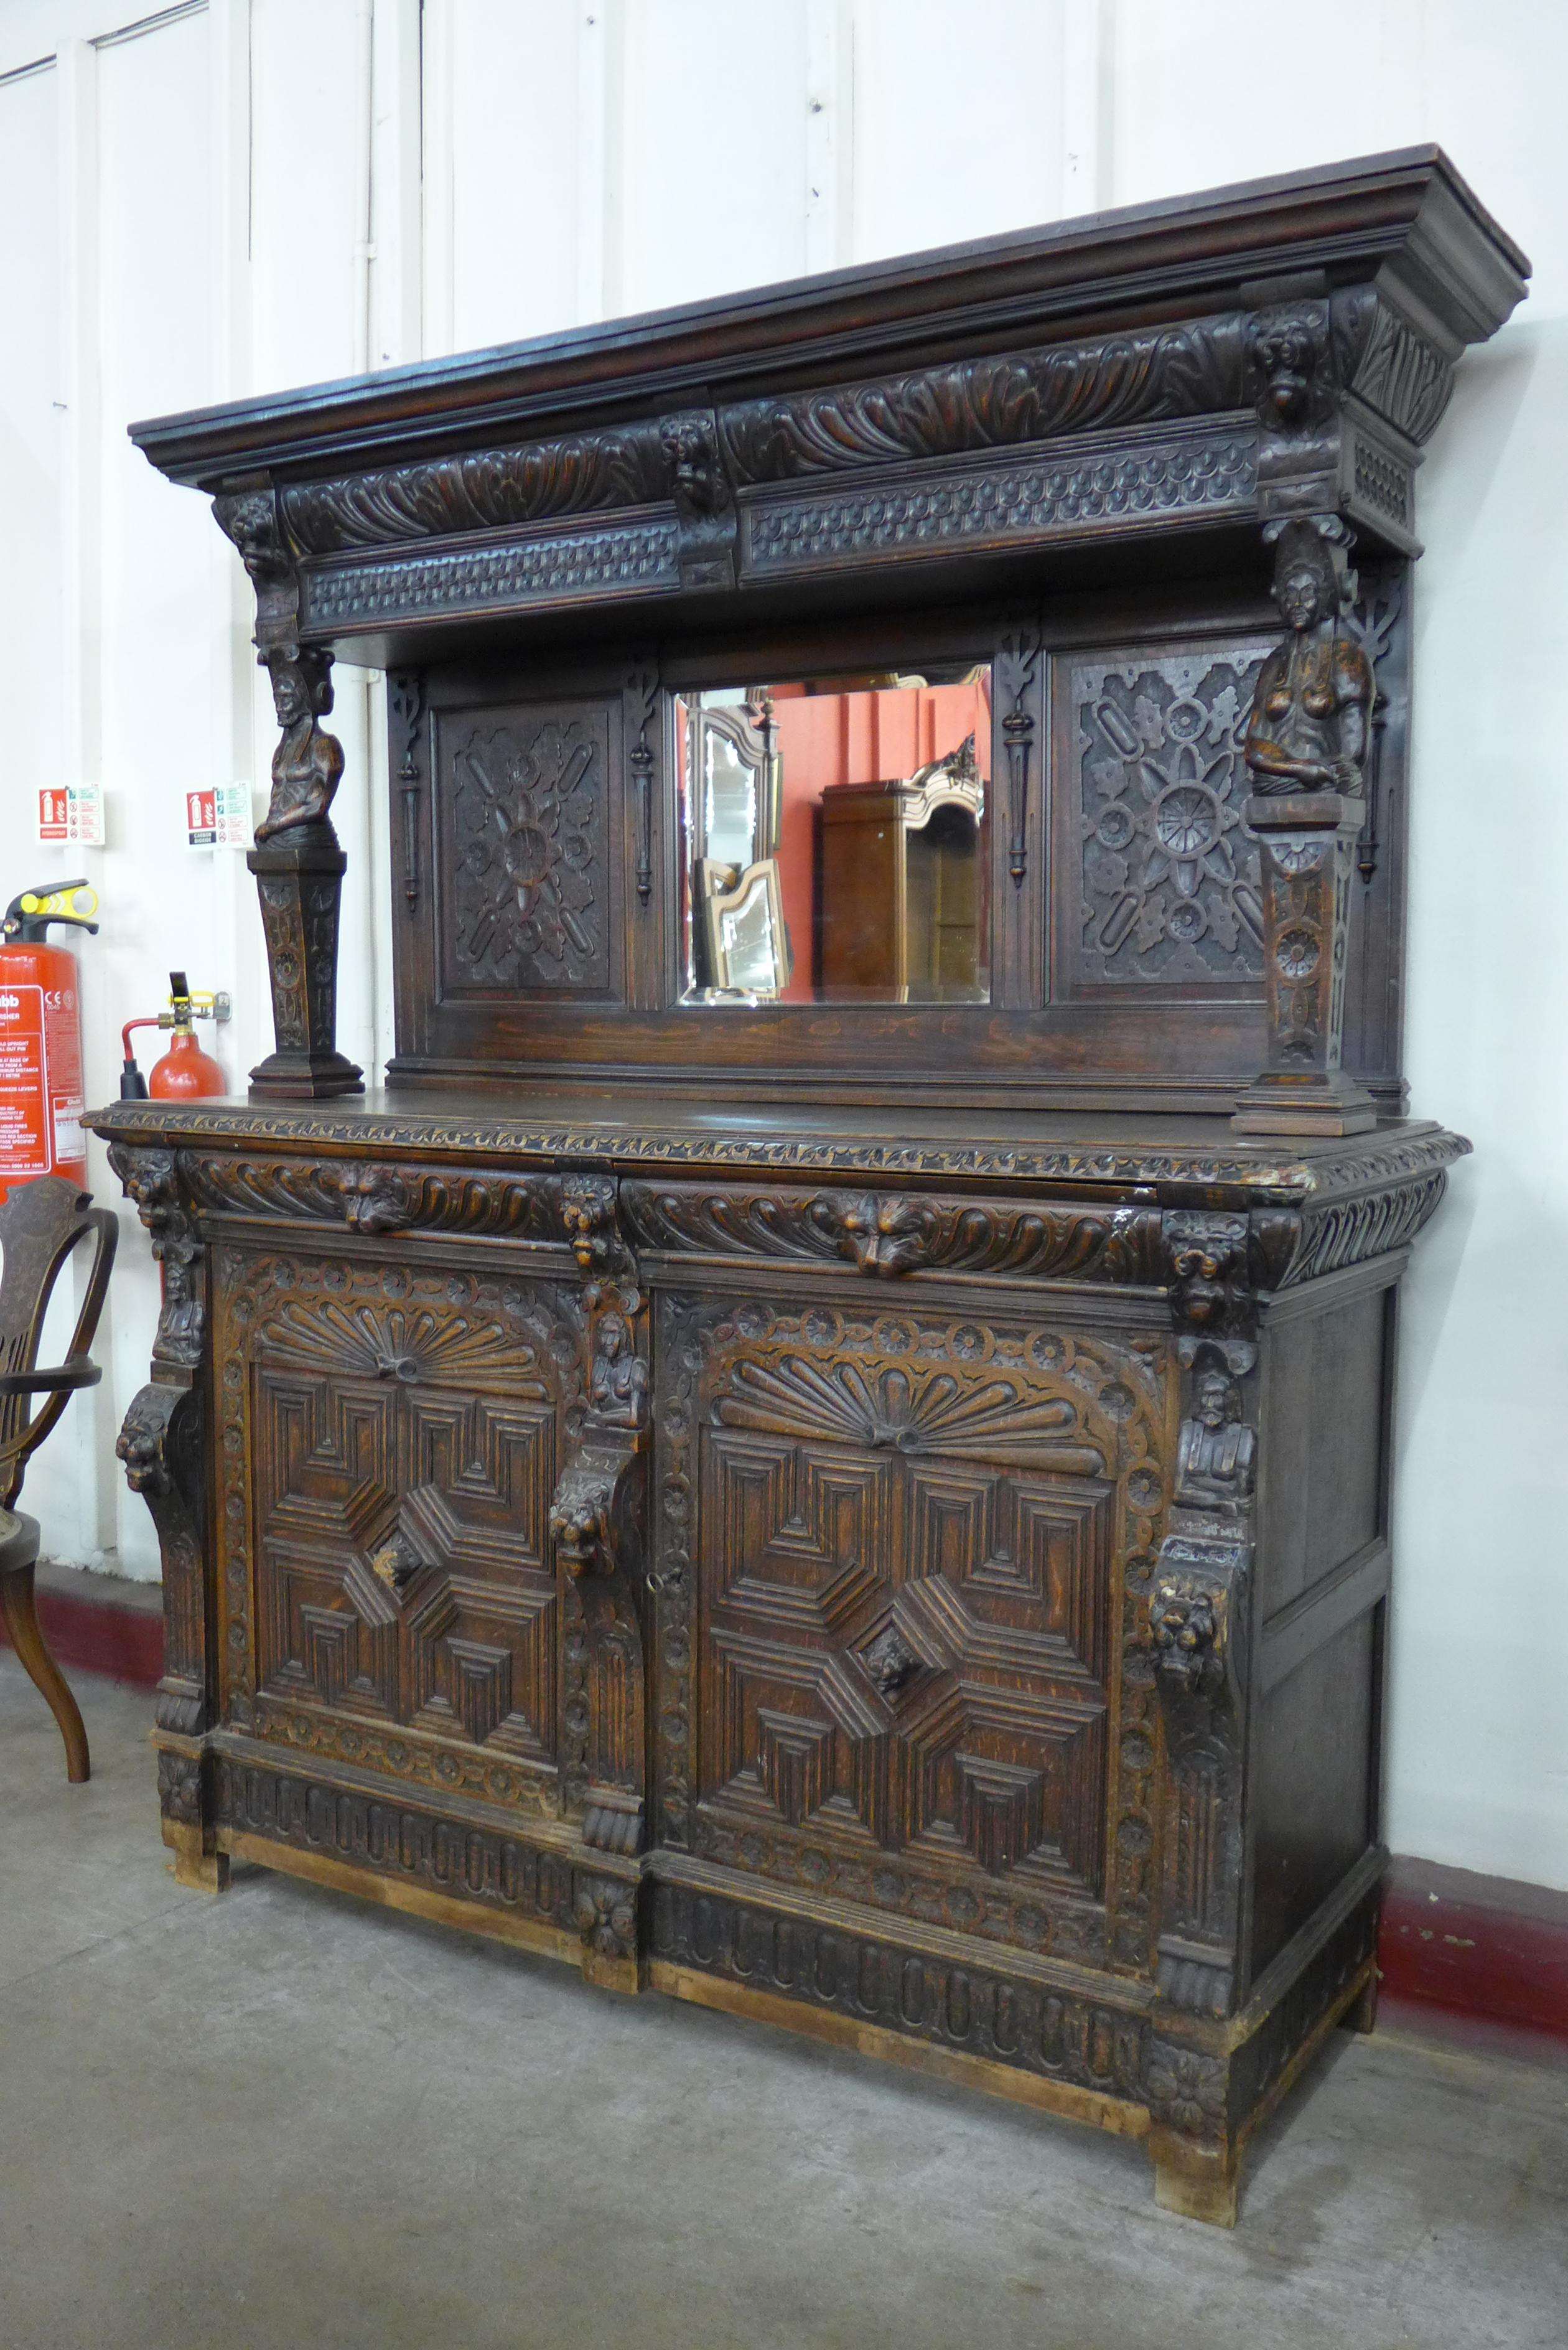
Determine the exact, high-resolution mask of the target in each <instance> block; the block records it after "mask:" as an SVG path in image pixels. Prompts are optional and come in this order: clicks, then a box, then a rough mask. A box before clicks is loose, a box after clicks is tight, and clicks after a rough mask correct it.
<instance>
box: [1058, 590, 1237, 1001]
mask: <svg viewBox="0 0 1568 2350" xmlns="http://www.w3.org/2000/svg"><path fill="white" fill-rule="evenodd" d="M1270 650H1271V639H1269V638H1267V637H1262V636H1251V635H1249V636H1244V637H1228V638H1218V639H1212V640H1210V641H1207V642H1206V641H1203V640H1201V639H1199V640H1198V641H1196V642H1189V643H1186V644H1183V645H1180V646H1179V647H1169V648H1163V649H1162V648H1140V647H1137V646H1130V645H1117V646H1107V647H1100V648H1095V649H1094V650H1091V651H1089V652H1087V653H1074V654H1071V655H1064V656H1063V657H1061V658H1060V659H1058V660H1056V662H1055V663H1054V675H1053V685H1052V691H1053V700H1054V710H1055V720H1056V732H1055V743H1054V763H1053V765H1054V774H1053V800H1054V846H1055V852H1056V859H1057V868H1058V874H1059V886H1058V888H1057V889H1056V890H1055V891H1054V899H1053V909H1054V920H1055V937H1054V942H1053V954H1052V964H1053V974H1054V984H1053V993H1055V994H1058V995H1061V996H1064V997H1071V996H1078V995H1085V994H1087V993H1090V992H1092V991H1100V990H1106V989H1117V990H1125V991H1134V990H1136V991H1137V992H1138V993H1140V994H1141V995H1143V996H1145V997H1146V999H1147V998H1152V997H1155V996H1158V995H1167V996H1168V995H1172V994H1189V993H1191V992H1192V990H1193V989H1194V988H1199V989H1204V990H1209V991H1213V992H1220V991H1223V992H1224V993H1229V994H1232V995H1234V994H1238V993H1247V994H1250V995H1256V996H1258V997H1259V998H1260V1000H1261V998H1262V972H1263V954H1262V931H1263V910H1262V898H1261V895H1260V882H1259V870H1258V846H1257V843H1256V841H1255V840H1254V839H1253V838H1252V837H1251V834H1250V833H1248V831H1247V830H1246V829H1245V827H1243V825H1242V822H1241V803H1242V801H1243V800H1244V799H1245V798H1246V796H1247V793H1248V790H1249V788H1250V786H1249V783H1248V778H1247V768H1246V762H1245V760H1244V759H1243V757H1242V754H1241V743H1242V737H1243V735H1244V733H1245V732H1246V725H1247V715H1248V711H1249V709H1250V706H1251V699H1252V688H1253V685H1254V684H1255V683H1256V681H1257V677H1258V672H1259V671H1260V670H1261V669H1262V665H1263V661H1264V660H1265V658H1266V656H1267V654H1268V653H1269V651H1270ZM1075 882H1076V883H1077V884H1078V885H1079V887H1078V888H1076V889H1075V887H1074V886H1073V885H1074V883H1075Z"/></svg>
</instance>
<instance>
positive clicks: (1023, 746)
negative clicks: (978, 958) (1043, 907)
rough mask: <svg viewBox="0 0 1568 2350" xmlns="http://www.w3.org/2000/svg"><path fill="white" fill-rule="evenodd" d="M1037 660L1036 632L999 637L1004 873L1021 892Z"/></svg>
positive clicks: (1021, 631)
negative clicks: (1004, 786) (1004, 758)
mask: <svg viewBox="0 0 1568 2350" xmlns="http://www.w3.org/2000/svg"><path fill="white" fill-rule="evenodd" d="M1039 660H1040V632H1039V630H1038V629H1033V628H1023V629H1015V630H1014V631H1013V632H1012V635H1011V636H1008V637H1004V638H1003V639H1002V650H1001V654H1000V657H999V659H998V661H997V671H998V679H999V682H1000V684H1001V687H1002V696H1003V699H1004V701H1005V702H1006V711H1005V713H1004V715H1003V717H1002V740H1003V741H1004V743H1006V746H1007V869H1008V872H1009V873H1010V874H1011V875H1012V885H1013V887H1014V889H1022V888H1023V878H1024V875H1025V873H1026V872H1027V870H1028V863H1029V762H1030V757H1031V754H1033V748H1034V728H1035V715H1034V673H1035V670H1036V668H1037V667H1038V665H1039Z"/></svg>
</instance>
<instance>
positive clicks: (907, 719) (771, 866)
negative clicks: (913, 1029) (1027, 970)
mask: <svg viewBox="0 0 1568 2350" xmlns="http://www.w3.org/2000/svg"><path fill="white" fill-rule="evenodd" d="M675 734H676V743H675V747H676V773H677V775H678V778H679V789H680V843H681V853H680V877H681V907H680V920H681V958H682V959H681V983H682V995H681V1001H682V1002H683V1003H706V1004H723V1003H759V1002H773V1003H989V1002H990V1000H991V892H990V856H989V842H990V806H989V795H990V783H991V671H990V668H989V666H988V665H986V664H984V663H980V664H978V665H975V664H968V665H963V666H960V665H958V664H953V663H950V664H948V665H946V667H945V668H940V667H931V668H928V669H926V670H925V671H921V672H920V673H919V674H902V673H897V674H895V673H888V674H887V675H878V676H873V677H857V678H831V677H829V678H812V679H794V680H791V681H786V682H784V683H778V684H772V685H744V686H728V687H722V688H716V689H712V690H703V689H701V688H698V689H692V690H688V691H685V692H683V693H680V694H678V695H677V696H676V697H675Z"/></svg>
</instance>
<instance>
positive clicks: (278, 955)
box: [245, 817, 365, 1101]
mask: <svg viewBox="0 0 1568 2350" xmlns="http://www.w3.org/2000/svg"><path fill="white" fill-rule="evenodd" d="M245 861H246V863H247V864H248V865H249V867H250V869H251V871H252V872H253V873H254V875H255V877H256V891H257V895H258V896H259V898H260V899H261V912H262V922H263V925H264V927H265V931H266V955H267V970H268V972H269V974H270V977H271V980H272V1017H273V1031H274V1035H275V1038H276V1044H277V1049H276V1051H275V1052H272V1053H269V1054H268V1055H267V1057H266V1059H265V1061H263V1062H261V1063H260V1064H259V1066H257V1067H255V1068H254V1069H253V1070H252V1071H251V1099H252V1100H253V1101H322V1100H325V1099H327V1098H329V1097H331V1096H332V1095H334V1094H359V1093H363V1092H364V1090H365V1079H364V1076H363V1073H362V1072H361V1071H360V1070H359V1069H358V1068H356V1066H355V1065H354V1063H353V1062H352V1061H350V1060H348V1058H347V1057H346V1056H345V1055H343V1054H341V1053H340V1052H338V1050H337V917H338V905H339V900H340V899H341V897H342V893H343V873H344V868H345V867H346V866H347V864H348V859H347V858H346V857H345V856H344V854H343V851H342V850H341V848H339V847H338V846H337V835H336V834H335V833H334V831H333V829H332V827H331V825H330V824H329V823H328V822H327V819H326V818H325V817H321V818H319V819H317V821H315V822H312V823H308V824H299V825H293V826H291V827H289V828H288V830H287V831H286V832H281V833H279V834H277V835H276V836H275V837H274V838H272V839H269V840H264V841H261V842H259V843H258V844H257V846H256V847H254V848H253V849H252V850H251V853H250V855H249V857H248V858H246V860H245Z"/></svg>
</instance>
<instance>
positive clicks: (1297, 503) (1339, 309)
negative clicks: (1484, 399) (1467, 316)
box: [1243, 273, 1453, 555]
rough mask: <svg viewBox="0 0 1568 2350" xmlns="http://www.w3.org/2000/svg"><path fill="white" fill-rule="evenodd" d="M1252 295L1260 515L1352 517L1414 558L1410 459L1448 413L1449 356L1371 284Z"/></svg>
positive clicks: (1303, 282) (1306, 286)
mask: <svg viewBox="0 0 1568 2350" xmlns="http://www.w3.org/2000/svg"><path fill="white" fill-rule="evenodd" d="M1251 291H1252V294H1253V297H1254V300H1255V301H1256V302H1257V305H1258V307H1256V308H1255V309H1253V310H1252V311H1251V314H1250V315H1249V316H1248V317H1247V319H1246V325H1245V330H1244V337H1243V347H1244V353H1245V370H1246V378H1247V389H1248V390H1249V392H1250V394H1251V400H1252V403H1253V406H1254V407H1255V409H1256V411H1257V414H1258V421H1259V424H1260V426H1261V428H1262V437H1261V440H1260V443H1259V450H1258V504H1259V510H1260V512H1261V513H1262V515H1263V516H1264V517H1265V519H1271V518H1272V519H1280V518H1283V517H1285V516H1290V515H1310V514H1314V513H1330V514H1345V515H1350V516H1352V517H1353V518H1354V519H1355V520H1356V521H1358V522H1360V523H1362V524H1365V525H1367V526H1368V527H1370V528H1372V529H1374V530H1376V531H1377V532H1378V533H1379V534H1380V535H1381V536H1384V537H1386V538H1388V539H1390V540H1392V541H1393V543H1394V544H1395V545H1396V546H1399V547H1401V548H1403V549H1404V551H1405V552H1406V553H1407V554H1411V555H1417V554H1419V552H1420V544H1419V541H1418V540H1417V538H1416V536H1415V466H1416V463H1417V462H1418V459H1417V450H1418V448H1419V445H1420V443H1421V442H1424V441H1425V440H1426V439H1427V438H1428V435H1429V434H1430V432H1432V429H1433V427H1434V426H1435V425H1436V423H1437V421H1438V417H1439V416H1440V415H1441V414H1442V411H1443V408H1444V406H1445V405H1446V404H1447V400H1448V396H1449V390H1451V388H1452V382H1453V366H1452V357H1451V354H1445V353H1444V352H1442V351H1440V350H1438V348H1436V347H1435V346H1434V345H1432V344H1431V343H1429V342H1428V340H1427V339H1426V338H1424V337H1423V336H1422V335H1421V334H1419V333H1417V330H1416V329H1415V328H1413V327H1412V326H1411V325H1410V324H1409V322H1408V320H1407V319H1406V318H1405V317H1402V316H1401V314H1400V313H1399V312H1398V311H1397V309H1396V308H1394V307H1392V306H1391V305H1390V303H1389V302H1388V300H1387V297H1386V295H1385V294H1383V293H1381V292H1380V291H1379V290H1378V289H1376V288H1375V287H1374V286H1345V287H1340V288H1338V289H1337V290H1336V291H1334V293H1333V294H1330V292H1329V290H1328V285H1327V280H1326V279H1325V278H1324V276H1322V275H1321V273H1308V274H1307V275H1305V276H1299V277H1296V278H1293V279H1290V280H1286V281H1276V282H1275V283H1273V284H1272V285H1260V286H1255V287H1253V288H1252V289H1251Z"/></svg>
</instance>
